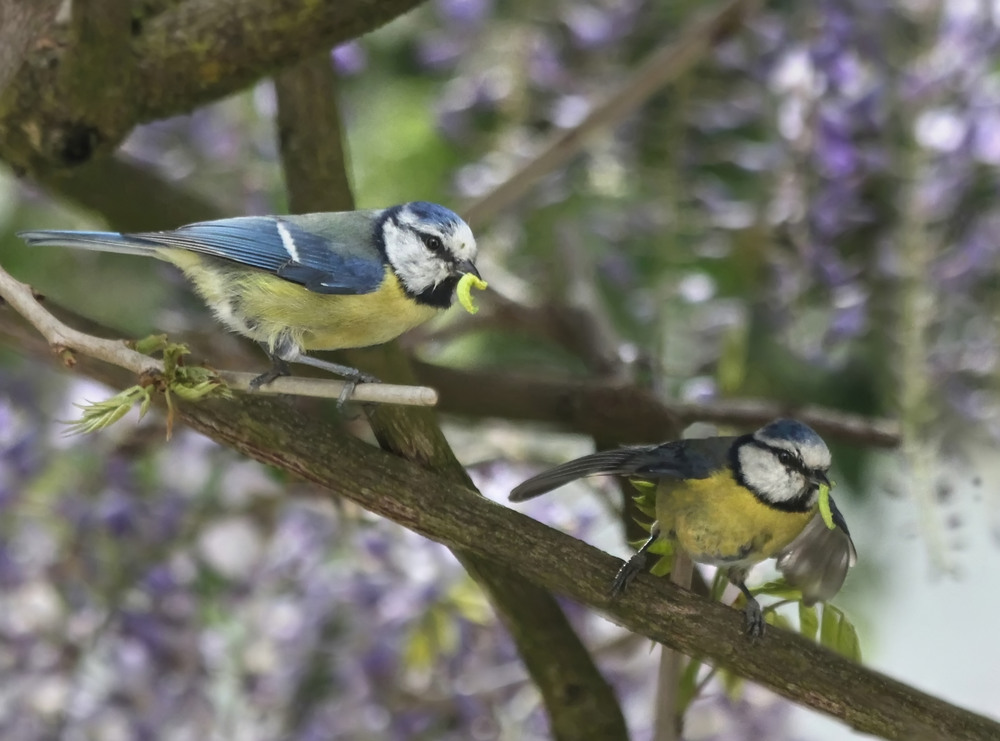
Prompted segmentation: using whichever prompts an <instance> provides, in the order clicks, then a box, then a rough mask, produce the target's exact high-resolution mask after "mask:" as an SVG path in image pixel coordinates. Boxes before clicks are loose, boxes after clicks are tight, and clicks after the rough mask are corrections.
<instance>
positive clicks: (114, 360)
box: [0, 268, 437, 406]
mask: <svg viewBox="0 0 1000 741" xmlns="http://www.w3.org/2000/svg"><path fill="white" fill-rule="evenodd" d="M0 298H3V300H4V301H6V302H7V303H8V304H9V305H10V306H11V308H13V309H14V310H15V311H16V312H17V313H18V314H20V315H21V316H23V317H24V318H25V319H27V320H28V322H30V323H31V325H32V326H33V327H34V328H35V329H37V330H38V332H39V334H41V335H42V337H44V338H45V340H46V341H47V342H48V343H49V346H50V347H51V348H52V349H53V350H54V351H55V352H57V353H61V352H64V351H66V350H71V351H75V352H78V353H81V354H83V355H86V356H87V357H91V358H96V359H97V360H103V361H104V362H106V363H110V364H111V365H115V366H117V367H119V368H124V369H125V370H128V371H131V372H132V373H135V374H136V375H137V376H139V375H142V374H143V373H149V372H159V373H162V372H163V363H162V362H160V361H159V360H157V359H156V358H151V357H149V356H148V355H143V354H142V353H140V352H136V351H135V350H133V349H131V348H130V347H128V345H126V343H125V341H124V340H107V339H104V338H102V337H95V336H93V335H89V334H86V333H84V332H80V331H78V330H76V329H73V328H72V327H70V326H68V325H66V324H64V323H63V322H61V321H59V320H58V319H57V318H56V317H55V316H53V315H52V314H51V313H50V312H48V311H46V309H45V307H43V306H42V305H41V304H40V303H39V301H38V299H36V298H35V296H34V294H33V293H32V291H31V287H30V286H28V285H26V284H24V283H21V282H20V281H19V280H17V279H15V278H14V277H12V276H11V275H10V273H8V272H7V271H5V270H4V269H3V268H0ZM64 362H67V364H72V362H73V361H72V359H71V358H64ZM219 375H220V376H222V378H223V380H225V381H226V383H227V384H229V385H230V387H231V388H234V389H236V390H237V391H248V390H249V389H250V381H251V380H252V379H253V378H254V377H255V376H256V375H257V374H254V373H236V372H231V371H221V372H220V373H219ZM345 385H346V383H345V382H344V381H336V380H326V379H317V378H300V377H295V378H279V379H277V380H275V381H272V382H271V383H270V384H268V385H267V386H265V387H263V388H262V389H260V390H259V391H258V392H257V393H265V394H295V395H299V396H317V397H322V398H327V399H337V398H340V394H341V393H342V392H343V390H344V387H345ZM349 398H350V400H351V401H358V402H366V403H373V404H403V405H411V406H434V405H435V404H436V403H437V392H436V391H434V389H432V388H427V387H426V386H397V385H393V384H388V383H386V384H382V383H362V384H359V385H357V386H356V387H355V389H354V392H353V393H352V394H351V396H350V397H349Z"/></svg>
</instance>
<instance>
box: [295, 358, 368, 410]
mask: <svg viewBox="0 0 1000 741" xmlns="http://www.w3.org/2000/svg"><path fill="white" fill-rule="evenodd" d="M292 362H293V363H302V364H303V365H311V366H312V367H313V368H321V369H322V370H325V371H327V372H328V373H332V374H333V375H335V376H340V377H341V378H343V379H344V380H345V381H347V384H346V385H345V386H344V390H343V391H341V392H340V398H338V399H337V408H338V409H340V408H341V407H342V406H344V403H345V402H346V401H347V400H348V399H350V398H351V394H353V393H354V389H355V388H356V387H357V385H358V384H359V383H382V382H381V381H380V380H379V379H378V378H376V377H375V376H373V375H372V374H371V373H365V372H364V371H361V370H358V369H357V368H352V367H351V366H349V365H341V364H340V363H331V362H329V361H327V360H319V359H318V358H312V357H310V356H308V355H306V354H305V353H303V354H302V355H299V356H298V357H297V358H295V359H294V360H293V361H292Z"/></svg>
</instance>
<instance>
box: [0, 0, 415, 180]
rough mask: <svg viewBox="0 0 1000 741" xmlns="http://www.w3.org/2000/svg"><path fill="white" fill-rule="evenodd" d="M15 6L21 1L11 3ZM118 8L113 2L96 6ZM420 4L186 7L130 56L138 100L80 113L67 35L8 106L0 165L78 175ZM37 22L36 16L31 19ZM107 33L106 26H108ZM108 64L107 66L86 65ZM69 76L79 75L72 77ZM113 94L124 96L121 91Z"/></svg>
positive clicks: (213, 2) (384, 0)
mask: <svg viewBox="0 0 1000 741" xmlns="http://www.w3.org/2000/svg"><path fill="white" fill-rule="evenodd" d="M5 2H13V0H5ZM88 2H95V3H98V4H100V2H114V0H100V1H99V0H88ZM419 4H420V0H341V1H340V2H303V1H302V0H188V1H187V2H183V3H179V4H176V5H171V6H170V7H169V8H167V9H165V10H163V12H160V13H159V14H157V15H155V16H154V17H152V18H150V19H149V20H148V21H147V22H146V23H145V24H142V25H140V28H141V33H140V34H139V35H138V36H135V37H132V38H131V39H130V41H131V43H130V44H129V45H128V46H127V47H126V48H125V49H120V50H119V49H114V48H110V47H109V49H108V50H107V53H108V54H109V55H114V54H119V53H120V54H122V55H125V54H128V55H129V56H130V57H132V58H134V60H135V70H134V75H133V76H132V77H131V79H132V81H133V85H132V86H131V95H130V96H129V97H128V98H127V99H124V98H121V97H120V96H119V98H117V100H118V104H117V105H105V106H102V107H96V106H93V105H90V104H88V105H85V106H83V107H82V108H81V106H80V105H75V104H74V96H67V95H65V94H63V93H61V92H60V91H62V90H63V89H64V88H63V87H61V86H59V85H58V84H57V83H58V81H59V80H60V79H64V78H65V76H66V74H67V73H68V72H67V71H65V70H63V67H64V65H65V66H67V67H68V66H70V65H71V64H73V63H74V60H73V59H72V53H73V51H74V50H73V46H72V43H71V42H69V43H68V42H67V40H66V39H65V34H64V33H63V32H61V31H59V30H58V29H51V28H50V36H51V42H50V43H49V44H47V45H46V46H45V48H44V49H42V50H40V51H38V52H37V54H36V56H35V57H32V58H31V59H29V63H28V64H26V65H24V66H22V67H21V68H20V70H21V71H20V72H19V73H18V74H17V76H16V77H15V79H14V80H13V82H12V84H11V86H10V87H11V91H10V95H9V96H8V97H5V98H4V99H3V105H2V106H0V110H2V111H3V112H4V113H5V115H4V117H3V119H2V120H0V157H2V158H3V159H5V160H6V161H7V162H8V163H9V164H10V165H11V166H12V167H14V168H15V169H16V170H18V171H23V172H29V173H31V174H33V175H36V176H38V175H41V174H42V173H43V172H45V171H46V170H50V169H60V168H65V167H74V166H78V165H80V164H82V163H84V162H87V161H89V160H90V159H91V158H93V157H94V156H95V155H98V154H108V153H110V152H111V151H112V150H113V149H114V148H115V147H117V146H118V144H119V143H120V142H121V140H122V139H123V138H124V137H125V136H126V135H127V134H128V132H129V131H131V130H132V128H133V127H134V126H135V125H136V124H138V123H143V122H145V121H151V120H155V119H158V118H164V117H166V116H170V115H173V114H177V113H185V112H187V111H190V110H191V109H193V108H196V107H197V106H199V105H201V104H204V103H208V102H210V101H212V100H216V99H218V98H221V97H223V96H225V95H228V94H230V93H233V92H235V91H237V90H240V89H242V88H244V87H246V86H247V85H249V84H251V83H253V82H254V81H256V80H259V79H260V78H262V77H264V76H266V75H268V74H271V73H273V72H275V71H277V70H279V69H281V68H282V67H286V66H288V65H291V64H294V63H296V62H298V61H300V60H303V59H306V58H308V57H309V56H311V55H314V54H316V53H318V52H321V51H329V50H330V49H331V48H332V47H334V46H336V45H337V44H339V43H341V42H344V41H347V40H349V39H352V38H356V37H357V36H360V35H362V34H365V33H368V32H369V31H372V30H374V29H376V28H378V27H380V26H382V25H384V24H385V23H388V22H389V21H391V20H392V19H394V18H396V17H397V16H399V15H401V14H402V13H405V12H407V11H408V10H411V9H412V8H414V7H416V6H417V5H419ZM32 17H33V18H34V17H35V15H34V13H32ZM105 28H107V27H105ZM84 57H85V58H89V59H90V61H94V62H95V63H97V64H104V63H105V62H106V61H107V60H106V59H105V60H102V59H97V58H94V57H88V55H86V54H85V55H84ZM70 73H71V71H70ZM108 89H109V93H114V94H115V95H118V91H117V90H116V89H115V86H113V85H109V86H108Z"/></svg>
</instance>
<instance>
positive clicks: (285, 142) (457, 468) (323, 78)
mask: <svg viewBox="0 0 1000 741" xmlns="http://www.w3.org/2000/svg"><path fill="white" fill-rule="evenodd" d="M320 65H326V67H328V68H329V66H330V60H329V58H326V59H323V60H319V59H314V60H310V61H309V62H306V63H304V64H302V65H300V66H299V67H298V68H296V69H295V70H289V71H288V72H286V73H283V74H282V75H281V77H280V80H279V81H278V90H279V96H278V104H279V107H285V108H286V110H285V111H283V112H282V111H279V114H278V118H279V122H280V124H279V138H280V142H281V145H282V165H283V168H284V172H285V180H286V184H287V186H288V190H289V194H290V201H291V203H292V204H293V210H296V211H326V210H334V209H337V208H340V209H345V208H352V207H353V198H352V195H351V192H350V189H349V187H348V182H347V176H346V173H345V172H343V169H342V168H343V167H344V164H345V161H346V157H345V156H344V153H343V149H342V145H341V138H340V127H339V118H340V116H339V112H338V110H337V102H336V98H335V95H334V86H333V85H332V84H331V76H330V74H328V73H327V72H326V71H325V70H323V69H320ZM307 153H308V154H307ZM338 169H339V170H340V171H339V172H338ZM363 355H364V356H366V360H365V362H363V363H361V364H360V367H364V368H366V369H368V370H370V371H372V372H374V373H375V374H376V375H377V376H378V377H380V378H385V379H396V380H401V381H403V382H406V381H407V379H410V378H412V371H411V370H410V368H409V364H408V362H407V359H406V357H405V356H404V355H403V354H402V352H401V351H400V350H399V347H398V345H397V344H396V343H390V344H389V345H387V346H382V347H378V348H372V349H369V350H366V351H364V352H363ZM352 363H354V361H353V358H352ZM366 411H367V412H368V418H369V422H370V423H371V426H372V431H373V432H374V433H375V437H376V439H377V440H378V441H379V444H380V445H381V446H382V447H383V448H384V449H385V450H387V451H390V452H392V453H394V454H395V455H397V456H400V457H401V458H405V459H407V460H410V461H413V462H415V463H418V464H420V465H421V466H423V467H424V468H426V469H428V470H432V471H435V472H437V473H439V474H440V475H441V476H442V477H443V478H444V479H447V480H448V481H451V482H454V483H456V484H458V485H461V486H464V487H469V486H471V482H470V480H469V478H468V475H467V474H466V472H465V470H464V469H463V467H462V465H461V464H460V463H459V462H458V461H457V460H456V459H455V456H454V453H452V451H451V448H450V446H449V445H448V442H447V440H445V438H444V435H443V434H442V432H441V429H440V427H439V426H438V424H437V420H436V418H435V417H434V416H433V415H432V414H430V413H429V410H416V409H410V410H407V411H403V410H400V409H397V410H389V409H386V408H381V409H379V408H372V409H368V410H366ZM455 555H456V557H457V558H458V559H459V561H460V562H461V563H462V565H463V566H464V567H465V568H466V570H468V572H469V573H470V574H471V575H472V576H473V578H474V579H475V580H476V582H477V583H478V584H479V585H480V587H481V588H482V589H483V590H484V591H485V592H486V594H487V595H488V596H489V598H490V600H491V602H492V603H493V605H494V606H495V607H496V609H497V611H498V613H499V614H500V615H501V617H502V619H503V621H504V623H505V624H506V625H507V626H508V628H509V629H510V632H511V635H512V636H513V637H514V639H515V641H516V642H517V646H518V650H519V651H520V653H521V655H522V657H523V658H524V661H525V665H526V666H527V668H528V670H529V672H530V673H531V676H532V679H533V680H534V681H535V684H536V685H537V686H538V687H539V689H540V690H541V692H542V695H543V697H544V698H545V705H546V708H547V709H548V711H549V718H550V722H551V724H552V731H553V735H554V737H555V738H557V739H564V740H565V741H585V740H586V739H594V740H595V741H597V740H600V741H605V740H607V741H611V740H613V739H623V740H624V739H626V738H627V732H626V728H625V721H624V718H622V715H621V710H620V708H619V707H618V703H617V701H616V700H615V697H614V694H613V693H612V692H611V688H610V687H609V686H608V684H607V683H606V682H605V681H604V678H603V677H602V676H601V674H600V673H599V672H598V671H597V669H596V667H595V666H594V664H593V662H592V660H591V658H590V655H589V653H588V652H587V650H586V648H585V647H584V646H583V645H582V644H581V643H580V641H579V639H578V637H577V636H576V634H575V633H574V632H573V630H572V628H571V626H570V625H569V623H568V622H567V620H566V618H565V616H564V615H563V613H562V611H561V610H560V609H559V606H558V605H557V604H556V602H555V599H554V598H553V596H552V595H551V594H549V593H548V592H547V591H546V590H544V589H540V588H539V587H537V586H535V585H532V584H526V583H524V582H523V580H521V579H520V577H519V575H518V574H516V573H515V572H512V571H510V570H509V569H507V568H505V567H504V566H503V565H502V564H497V563H496V562H493V561H490V560H488V559H484V558H482V557H481V556H479V555H478V554H476V553H472V552H469V551H467V550H465V549H463V548H458V549H455ZM539 616H544V617H545V620H544V622H539Z"/></svg>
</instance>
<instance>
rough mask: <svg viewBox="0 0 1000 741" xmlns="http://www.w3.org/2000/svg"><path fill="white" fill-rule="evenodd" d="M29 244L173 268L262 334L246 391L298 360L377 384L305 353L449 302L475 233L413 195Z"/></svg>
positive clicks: (353, 341) (26, 235) (386, 335)
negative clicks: (260, 359) (387, 203)
mask: <svg viewBox="0 0 1000 741" xmlns="http://www.w3.org/2000/svg"><path fill="white" fill-rule="evenodd" d="M19 236H20V237H22V238H23V239H24V240H25V241H27V242H28V243H29V244H32V245H56V246H62V247H76V248H81V249H88V250H97V251H102V252H120V253H124V254H130V255H144V256H149V257H156V258H159V259H161V260H165V261H166V262H169V263H172V264H174V265H176V266H177V267H178V268H180V269H181V271H183V273H184V275H185V276H186V277H187V278H188V279H189V280H190V281H191V283H192V284H193V285H194V288H195V290H196V291H197V292H198V294H200V295H201V297H202V298H203V299H204V300H205V302H206V304H208V306H209V307H210V308H211V309H212V311H213V312H214V313H215V316H216V317H217V318H218V319H219V320H220V321H221V322H222V323H223V324H225V325H226V326H227V327H228V328H229V329H231V330H233V331H234V332H236V333H238V334H241V335H244V336H246V337H249V338H250V339H252V340H255V341H256V342H258V343H260V344H261V345H262V346H263V347H264V349H265V351H266V352H267V354H268V356H269V357H270V359H271V362H272V367H271V369H270V370H269V371H268V372H267V373H264V374H262V375H260V376H258V377H257V378H255V379H254V381H253V383H252V384H251V386H252V388H259V387H260V386H261V385H263V384H266V383H270V382H271V381H272V380H274V379H275V378H277V377H279V376H282V375H288V373H289V370H288V365H287V364H288V363H289V362H294V363H304V364H307V365H312V366H314V367H317V368H322V369H324V370H327V371H329V372H332V373H334V374H337V375H340V376H343V377H345V378H347V379H349V380H351V381H353V382H361V381H374V380H377V379H374V378H373V377H371V376H369V375H367V374H365V373H362V372H361V371H359V370H357V369H356V368H351V367H349V366H345V365H340V364H337V363H331V362H327V361H323V360H319V359H317V358H313V357H311V356H309V355H308V354H307V351H309V350H341V349H347V348H357V347H368V346H370V345H378V344H381V343H383V342H388V341H389V340H392V339H395V338H396V337H398V336H399V335H400V334H402V333H403V332H406V331H407V330H409V329H412V328H413V327H416V326H417V325H419V324H422V323H423V322H425V321H427V320H428V319H430V318H431V317H433V316H435V315H437V314H438V313H440V312H441V311H443V310H445V309H447V308H448V307H449V306H451V304H452V301H453V299H454V296H455V288H456V286H457V285H458V283H459V280H460V279H461V278H462V276H463V275H464V274H466V273H471V274H473V275H475V276H476V277H479V273H478V271H477V270H476V266H475V262H474V261H475V259H476V240H475V238H474V237H473V234H472V230H471V229H470V228H469V226H468V224H466V223H465V221H463V220H462V219H461V218H460V217H459V216H458V215H457V214H455V213H454V212H452V211H450V210H449V209H447V208H445V207H444V206H440V205H438V204H435V203H428V202H424V201H414V202H411V203H404V204H401V205H398V206H391V207H389V208H383V209H372V210H361V211H343V212H333V213H313V214H300V215H291V216H241V217H236V218H231V219H219V220H215V221H203V222H199V223H196V224H189V225H187V226H182V227H180V228H179V229H176V230H173V231H160V232H142V233H135V234H119V233H116V232H90V231H57V230H33V231H24V232H20V233H19Z"/></svg>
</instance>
